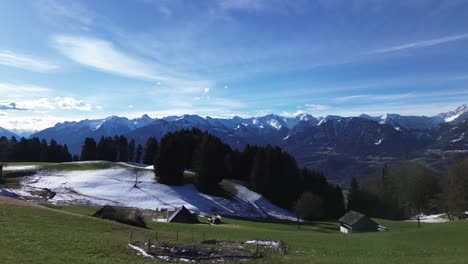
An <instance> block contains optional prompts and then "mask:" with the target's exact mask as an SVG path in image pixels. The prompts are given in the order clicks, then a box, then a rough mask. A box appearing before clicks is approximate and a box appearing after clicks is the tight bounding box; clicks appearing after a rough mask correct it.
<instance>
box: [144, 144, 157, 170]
mask: <svg viewBox="0 0 468 264" xmlns="http://www.w3.org/2000/svg"><path fill="white" fill-rule="evenodd" d="M157 152H158V141H157V140H156V138H154V137H150V138H148V140H147V141H146V147H145V154H144V155H143V163H144V164H147V165H150V164H154V161H155V160H156V154H157Z"/></svg>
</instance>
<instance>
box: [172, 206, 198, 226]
mask: <svg viewBox="0 0 468 264" xmlns="http://www.w3.org/2000/svg"><path fill="white" fill-rule="evenodd" d="M167 222H168V223H183V224H196V223H198V218H197V215H195V214H192V213H191V212H190V211H189V210H188V209H187V208H185V206H182V207H180V208H179V209H177V211H175V212H174V213H173V214H172V215H171V216H169V218H168V219H167Z"/></svg>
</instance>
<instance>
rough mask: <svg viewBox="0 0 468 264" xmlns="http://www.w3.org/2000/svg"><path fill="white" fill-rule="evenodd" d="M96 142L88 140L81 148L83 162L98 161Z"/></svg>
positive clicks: (91, 139) (92, 139)
mask: <svg viewBox="0 0 468 264" xmlns="http://www.w3.org/2000/svg"><path fill="white" fill-rule="evenodd" d="M96 154H97V149H96V141H95V140H94V138H89V137H88V138H86V139H85V141H84V143H83V146H82V148H81V160H83V161H85V160H96V158H97V157H96Z"/></svg>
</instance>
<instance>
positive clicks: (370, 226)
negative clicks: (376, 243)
mask: <svg viewBox="0 0 468 264" xmlns="http://www.w3.org/2000/svg"><path fill="white" fill-rule="evenodd" d="M339 221H340V232H342V233H345V234H348V233H360V232H377V231H379V224H377V223H376V222H374V221H372V219H370V218H369V217H367V216H366V215H364V214H361V213H359V212H356V211H349V212H348V213H347V214H345V215H344V216H343V217H341V218H340V220H339Z"/></svg>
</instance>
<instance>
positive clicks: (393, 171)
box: [348, 159, 468, 220]
mask: <svg viewBox="0 0 468 264" xmlns="http://www.w3.org/2000/svg"><path fill="white" fill-rule="evenodd" d="M348 209H351V210H356V211H360V212H363V213H366V214H367V215H369V216H372V217H378V218H386V219H395V220H402V219H409V218H410V217H416V218H417V219H418V220H419V218H420V216H421V215H422V214H426V215H428V214H434V213H446V214H447V215H448V217H449V218H450V219H454V218H465V217H466V215H465V211H468V159H457V160H456V161H455V162H454V164H452V165H451V166H450V167H449V168H447V169H446V170H444V171H442V172H436V171H434V170H432V169H429V168H427V167H425V166H424V165H422V164H419V163H415V162H404V163H401V164H398V165H393V166H384V167H383V169H382V171H381V172H380V173H379V174H377V175H373V176H371V177H370V178H368V179H367V180H366V181H363V182H362V183H361V184H360V183H358V181H357V180H356V179H353V180H352V181H351V185H350V188H349V193H348Z"/></svg>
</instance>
